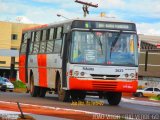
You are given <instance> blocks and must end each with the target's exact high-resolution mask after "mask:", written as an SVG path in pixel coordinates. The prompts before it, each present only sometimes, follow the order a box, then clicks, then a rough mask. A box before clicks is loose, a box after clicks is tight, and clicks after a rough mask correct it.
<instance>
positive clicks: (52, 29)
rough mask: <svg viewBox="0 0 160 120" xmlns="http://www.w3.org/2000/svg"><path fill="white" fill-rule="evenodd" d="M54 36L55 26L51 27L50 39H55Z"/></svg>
mask: <svg viewBox="0 0 160 120" xmlns="http://www.w3.org/2000/svg"><path fill="white" fill-rule="evenodd" d="M53 36H54V28H51V29H50V34H49V40H53Z"/></svg>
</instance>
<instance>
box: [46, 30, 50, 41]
mask: <svg viewBox="0 0 160 120" xmlns="http://www.w3.org/2000/svg"><path fill="white" fill-rule="evenodd" d="M49 34H50V29H48V30H46V40H49Z"/></svg>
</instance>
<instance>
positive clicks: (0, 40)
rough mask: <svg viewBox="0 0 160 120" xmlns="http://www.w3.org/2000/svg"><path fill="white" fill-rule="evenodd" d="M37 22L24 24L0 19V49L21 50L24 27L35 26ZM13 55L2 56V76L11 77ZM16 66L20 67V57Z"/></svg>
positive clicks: (0, 59)
mask: <svg viewBox="0 0 160 120" xmlns="http://www.w3.org/2000/svg"><path fill="white" fill-rule="evenodd" d="M34 26H37V24H23V23H12V22H5V21H0V50H19V48H20V43H21V36H22V29H25V28H29V27H34ZM10 65H11V57H10V56H0V76H5V77H8V78H9V74H10ZM15 67H16V69H17V68H18V57H16V60H15Z"/></svg>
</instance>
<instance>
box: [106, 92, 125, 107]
mask: <svg viewBox="0 0 160 120" xmlns="http://www.w3.org/2000/svg"><path fill="white" fill-rule="evenodd" d="M121 97H122V93H121V92H110V93H107V99H108V103H109V104H110V105H118V104H119V103H120V101H121Z"/></svg>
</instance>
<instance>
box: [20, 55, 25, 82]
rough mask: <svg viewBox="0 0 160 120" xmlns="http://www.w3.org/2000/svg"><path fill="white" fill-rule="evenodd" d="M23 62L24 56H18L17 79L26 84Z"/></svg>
mask: <svg viewBox="0 0 160 120" xmlns="http://www.w3.org/2000/svg"><path fill="white" fill-rule="evenodd" d="M25 62H26V55H20V57H19V78H20V80H21V81H22V82H23V83H26V77H25V76H26V72H25Z"/></svg>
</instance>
